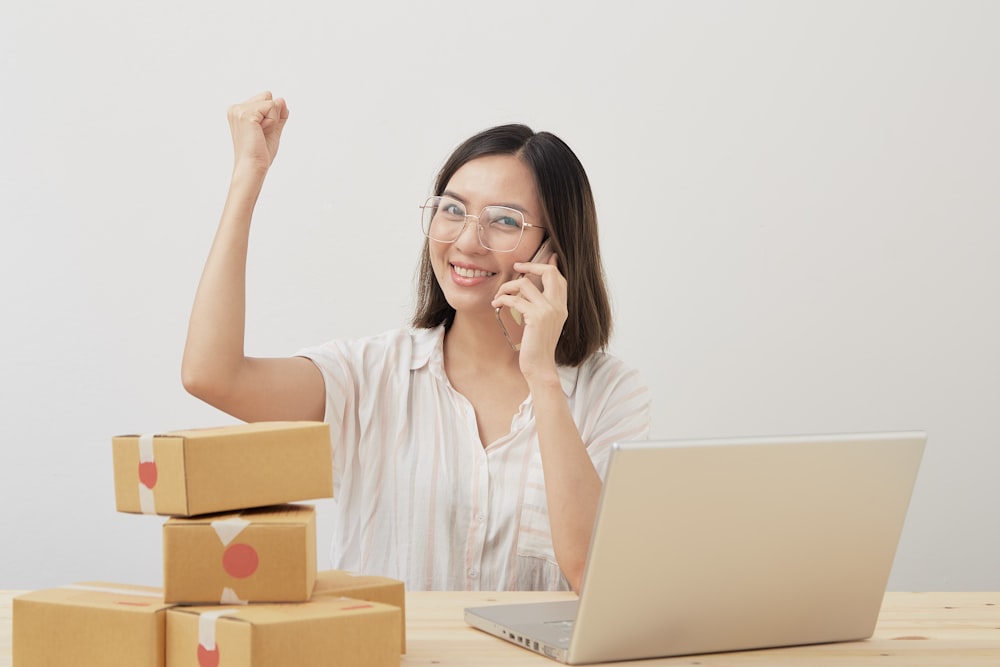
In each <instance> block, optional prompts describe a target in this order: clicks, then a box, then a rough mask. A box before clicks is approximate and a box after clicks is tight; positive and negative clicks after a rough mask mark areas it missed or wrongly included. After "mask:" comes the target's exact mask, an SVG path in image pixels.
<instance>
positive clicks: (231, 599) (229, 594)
mask: <svg viewBox="0 0 1000 667" xmlns="http://www.w3.org/2000/svg"><path fill="white" fill-rule="evenodd" d="M219 604H249V603H248V602H247V601H246V600H241V599H240V596H239V595H237V594H236V591H234V590H233V589H232V588H228V587H226V588H223V589H222V595H221V596H220V597H219Z"/></svg>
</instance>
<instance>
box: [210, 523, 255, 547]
mask: <svg viewBox="0 0 1000 667" xmlns="http://www.w3.org/2000/svg"><path fill="white" fill-rule="evenodd" d="M249 525H250V522H249V521H247V520H246V519H241V518H239V517H238V516H233V517H229V518H228V519H219V520H218V521H213V522H212V528H214V529H215V534H216V535H218V536H219V541H221V542H222V546H224V547H227V546H229V543H230V542H232V541H233V540H235V539H236V536H237V535H239V534H240V533H241V532H243V529H244V528H246V527H247V526H249Z"/></svg>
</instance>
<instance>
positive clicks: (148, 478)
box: [139, 461, 156, 489]
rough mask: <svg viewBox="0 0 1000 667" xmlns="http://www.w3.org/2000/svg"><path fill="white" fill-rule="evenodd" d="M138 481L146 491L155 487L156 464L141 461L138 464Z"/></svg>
mask: <svg viewBox="0 0 1000 667" xmlns="http://www.w3.org/2000/svg"><path fill="white" fill-rule="evenodd" d="M139 481H140V482H141V483H142V485H143V486H144V487H146V488H147V489H152V488H153V487H154V486H156V463H155V462H153V461H143V462H142V463H140V464H139Z"/></svg>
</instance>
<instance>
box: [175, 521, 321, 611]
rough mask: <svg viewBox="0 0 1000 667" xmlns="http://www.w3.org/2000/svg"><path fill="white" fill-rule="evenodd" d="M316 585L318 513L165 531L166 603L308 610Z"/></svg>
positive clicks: (180, 525)
mask: <svg viewBox="0 0 1000 667" xmlns="http://www.w3.org/2000/svg"><path fill="white" fill-rule="evenodd" d="M315 581H316V510H315V508H313V507H312V506H310V505H278V506H275V507H265V508H255V509H249V510H245V511H243V512H234V513H226V514H210V515H206V516H200V517H194V518H181V517H173V518H170V519H167V521H166V522H164V524H163V591H164V598H165V599H166V600H167V601H169V602H175V603H185V604H220V603H221V604H238V603H242V602H305V601H306V600H308V599H309V596H310V595H311V594H312V590H313V584H314V583H315Z"/></svg>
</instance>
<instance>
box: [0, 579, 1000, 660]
mask: <svg viewBox="0 0 1000 667" xmlns="http://www.w3.org/2000/svg"><path fill="white" fill-rule="evenodd" d="M16 594H17V591H0V667H10V666H11V647H10V644H11V639H10V635H11V598H12V597H13V596H14V595H16ZM568 597H571V596H570V594H567V593H458V592H456V593H424V592H414V593H407V596H406V622H407V628H406V631H407V654H406V655H405V656H404V657H403V660H402V663H403V665H442V666H444V667H448V666H452V667H459V666H461V667H468V666H469V665H477V666H479V667H489V666H490V665H505V666H516V665H548V666H549V667H552V666H553V665H557V664H559V663H557V662H555V661H552V660H549V659H548V658H544V657H542V656H540V655H537V654H534V653H531V652H530V651H528V650H526V649H523V648H520V647H518V646H514V645H513V644H509V643H507V642H505V641H503V640H500V639H496V638H494V637H492V636H490V635H487V634H486V633H483V632H480V631H479V630H475V629H473V628H470V627H468V626H467V625H466V624H465V622H464V621H463V619H462V611H463V609H464V608H465V607H468V606H477V605H485V604H490V603H492V602H498V603H509V602H527V601H532V600H539V601H540V600H552V599H566V598H568ZM606 664H607V663H606ZM615 664H621V665H628V666H631V667H636V666H637V665H702V666H703V667H726V666H729V665H772V666H776V665H795V666H796V667H801V666H803V665H805V666H808V665H822V666H824V667H833V666H835V665H836V666H837V667H840V666H844V665H851V666H853V665H859V666H864V665H879V666H880V667H889V666H895V665H906V667H919V666H921V665H940V666H942V667H956V666H960V667H966V666H975V665H989V666H990V667H997V666H998V665H1000V593H888V594H886V596H885V602H884V604H883V606H882V614H881V616H880V617H879V623H878V626H877V627H876V629H875V635H874V636H873V637H872V638H871V639H869V640H867V641H862V642H848V643H842V644H821V645H816V646H800V647H792V648H784V649H768V650H761V651H745V652H741V653H720V654H715V655H705V656H688V657H681V658H669V659H660V660H648V661H634V662H628V663H615Z"/></svg>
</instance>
